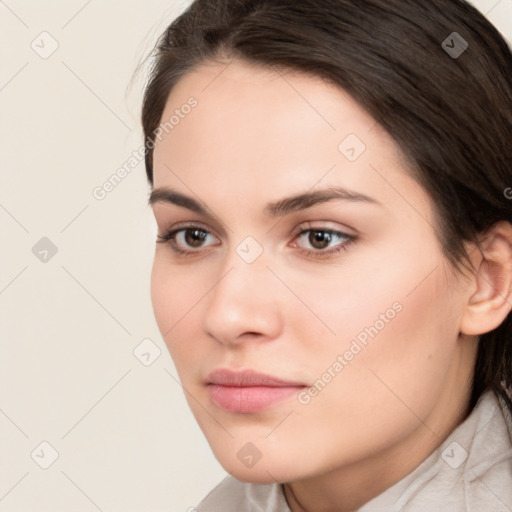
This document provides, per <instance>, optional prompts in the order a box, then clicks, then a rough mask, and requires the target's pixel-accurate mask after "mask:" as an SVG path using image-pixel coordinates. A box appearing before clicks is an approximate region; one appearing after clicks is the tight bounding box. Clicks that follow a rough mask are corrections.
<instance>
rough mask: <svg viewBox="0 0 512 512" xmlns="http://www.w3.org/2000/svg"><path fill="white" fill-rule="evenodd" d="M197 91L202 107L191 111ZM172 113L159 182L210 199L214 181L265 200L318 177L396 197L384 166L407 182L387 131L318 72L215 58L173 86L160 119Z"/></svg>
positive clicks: (161, 149) (161, 144)
mask: <svg viewBox="0 0 512 512" xmlns="http://www.w3.org/2000/svg"><path fill="white" fill-rule="evenodd" d="M191 98H193V99H194V101H195V102H196V106H195V107H194V108H193V109H189V108H185V109H184V108H183V106H184V105H186V104H187V103H189V102H190V99H191ZM184 112H187V113H186V114H185V113H184ZM172 116H174V117H175V119H174V121H175V122H174V123H173V126H172V129H169V130H168V132H163V133H162V137H161V140H157V141H156V147H155V151H154V179H155V187H158V186H165V185H169V186H176V187H178V188H179V187H181V188H183V183H188V184H190V186H192V187H193V188H194V192H196V193H197V194H199V195H203V196H206V197H208V196H211V195H212V192H213V190H212V184H215V183H217V184H219V187H222V191H223V193H224V194H229V193H232V194H235V195H237V194H249V193H250V194H251V195H252V196H255V195H256V194H257V192H258V191H261V193H262V194H264V195H266V199H267V200H268V199H269V198H268V195H269V194H271V195H275V197H276V198H277V197H279V196H281V195H283V194H289V193H290V192H303V191H306V190H310V189H311V188H312V187H315V186H316V185H317V184H318V185H319V184H320V183H321V185H323V186H333V185H343V186H346V187H349V188H354V189H356V190H362V191H372V192H373V193H374V194H378V195H379V196H380V199H379V200H384V201H385V200H386V198H385V197H383V194H384V195H388V199H395V200H396V191H393V190H392V187H390V186H389V184H388V185H386V183H385V181H384V180H383V179H382V176H381V174H385V175H386V176H387V177H388V178H390V179H394V180H395V181H396V180H401V181H404V180H406V181H410V177H409V176H408V175H407V172H406V169H405V165H404V159H403V156H402V154H401V153H400V151H399V149H398V147H397V146H396V144H395V143H394V141H393V140H392V138H391V137H390V136H389V135H388V134H387V132H385V131H384V130H383V129H382V128H381V126H380V125H379V124H377V123H376V121H375V119H374V118H373V117H372V116H371V115H370V114H369V113H368V112H367V111H366V110H365V109H364V108H363V107H362V106H360V105H359V104H358V103H357V102H356V101H355V100H354V99H353V98H352V97H351V96H350V95H349V94H347V93H346V92H345V91H344V90H342V89H341V88H339V87H337V86H335V85H332V84H328V83H326V82H325V81H324V80H322V79H321V78H319V77H315V76H310V75H306V74H303V73H300V72H297V71H291V70H284V69H277V68H275V69H270V68H265V67H260V66H255V65H253V64H249V63H246V62H244V61H240V60H231V61H226V62H208V63H205V64H203V65H201V66H199V67H198V68H196V69H194V70H193V71H191V72H189V73H188V74H186V75H185V76H184V77H183V78H182V79H181V80H180V81H179V82H178V84H177V85H176V86H175V87H174V89H173V90H172V92H171V94H170V96H169V98H168V101H167V103H166V107H165V110H164V113H163V115H162V123H165V122H166V121H167V120H169V119H171V117H172ZM178 117H179V120H178V119H177V118H178ZM176 121H178V122H176ZM390 175H393V176H394V178H392V177H391V176H390ZM180 182H181V183H180ZM408 186H414V185H413V184H409V185H408ZM392 196H395V197H392Z"/></svg>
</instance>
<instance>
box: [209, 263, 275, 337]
mask: <svg viewBox="0 0 512 512" xmlns="http://www.w3.org/2000/svg"><path fill="white" fill-rule="evenodd" d="M237 260H238V261H237ZM279 284H280V283H279V281H278V280H277V279H276V278H275V276H274V275H273V274H272V272H271V271H270V270H269V269H268V268H267V265H266V263H265V260H264V258H263V257H260V258H259V259H258V260H257V261H255V262H253V263H246V262H244V261H242V260H241V259H240V258H239V257H238V255H236V254H235V255H234V256H233V258H232V259H230V260H229V262H226V265H225V266H224V272H223V274H222V276H221V277H220V278H219V280H218V281H217V283H216V284H215V285H214V287H213V289H212V290H211V292H210V293H209V294H208V297H209V302H208V305H207V308H206V311H205V314H204V317H203V323H204V325H203V328H204V330H205V331H206V332H207V333H208V334H209V335H211V336H213V337H214V338H215V339H216V340H217V341H218V342H220V343H223V344H225V345H237V344H239V343H242V342H244V341H248V340H253V341H258V342H262V341H270V340H272V339H276V338H277V337H278V336H279V335H280V333H281V332H282V329H283V318H282V314H283V310H282V308H281V307H280V302H279V301H280V297H281V295H282V290H279V286H278V285H279ZM281 305H282V304H281Z"/></svg>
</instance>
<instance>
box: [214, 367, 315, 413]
mask: <svg viewBox="0 0 512 512" xmlns="http://www.w3.org/2000/svg"><path fill="white" fill-rule="evenodd" d="M205 383H206V385H207V388H208V392H209V394H210V398H211V399H212V401H213V403H214V404H215V405H216V406H217V407H219V408H220V409H223V410H224V411H227V412H233V413H241V414H249V413H255V412H260V411H263V410H265V409H268V408H269V407H271V406H272V405H274V404H276V403H278V402H281V401H283V400H286V399H287V398H289V397H291V396H293V395H294V394H296V393H297V392H299V391H300V390H301V389H303V388H305V387H307V386H306V385H305V384H303V383H299V382H292V381H286V380H283V379H280V378H278V377H274V376H272V375H266V374H263V373H258V372H256V371H254V370H244V371H233V370H229V369H218V370H214V371H213V372H211V373H210V374H209V375H208V377H207V378H206V382H205Z"/></svg>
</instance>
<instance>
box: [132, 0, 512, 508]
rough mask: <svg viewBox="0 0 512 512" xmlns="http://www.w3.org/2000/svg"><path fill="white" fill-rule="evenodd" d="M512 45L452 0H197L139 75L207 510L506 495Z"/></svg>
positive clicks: (506, 500)
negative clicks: (204, 455)
mask: <svg viewBox="0 0 512 512" xmlns="http://www.w3.org/2000/svg"><path fill="white" fill-rule="evenodd" d="M511 84H512V56H511V52H510V49H509V48H508V46H507V44H506V42H505V40H504V39H503V38H502V37H501V36H500V35H499V33H498V32H497V31H496V29H495V28H494V27H493V26H492V25H491V24H490V23H489V22H488V21H486V19H485V18H484V17H483V16H482V15H481V14H479V12H478V11H477V10H476V9H475V8H473V7H471V6H470V5H469V4H468V3H466V2H465V1H462V0H431V1H429V2H424V1H420V0H366V1H349V0H314V1H313V0H301V1H300V2H297V1H296V0H197V1H195V2H194V3H193V4H192V5H191V6H190V8H189V9H188V10H187V11H186V12H185V13H184V14H183V15H182V16H181V17H180V18H178V19H177V20H176V21H175V22H173V23H172V24H171V25H170V26H169V27H168V29H167V30H166V31H165V33H164V34H163V35H162V37H161V38H160V40H159V43H158V45H157V49H156V54H155V61H154V66H153V68H152V71H151V76H150V79H149V82H148V84H147V88H146V91H145V96H144V104H143V113H142V121H143V127H144V133H145V137H146V170H147V176H148V179H149V183H150V185H151V195H150V204H151V206H152V208H153V211H154V215H155V218H156V222H157V224H158V240H157V242H159V243H157V245H156V251H155V259H154V266H153V274H152V301H153V307H154V311H155V316H156V320H157V323H158V325H159V328H160V330H161V332H162V336H163V338H164V340H165V342H166V344H167V346H168V348H169V351H170V353H171V356H172V358H173V360H174V362H175V365H176V368H177V371H178V373H179V376H180V379H181V381H182V384H183V387H184V390H185V392H186V396H187V400H188V403H189V405H190V407H191V409H192V412H193V414H194V416H195V418H196V420H197V421H198V423H199V425H200V427H201V429H202V430H203V432H204V434H205V436H206V438H207V440H208V442H209V444H210V446H211V448H212V450H213V452H214V453H215V456H216V457H217V459H218V460H219V461H220V463H221V464H222V465H223V467H224V468H225V469H226V471H227V472H229V473H230V475H231V476H230V477H228V478H227V479H226V480H224V481H223V482H222V483H221V484H220V485H219V486H218V487H217V488H216V489H214V490H213V491H212V492H211V493H210V494H209V495H208V496H207V497H206V498H205V499H204V500H203V502H202V503H201V504H200V505H199V506H198V510H200V511H202V512H203V511H205V512H206V511H208V512H213V511H223V512H227V511H237V512H240V511H248V510H262V511H263V510H265V511H274V512H284V511H293V512H298V511H308V512H310V511H315V512H334V511H336V512H345V511H352V510H361V511H365V512H366V511H370V510H371V511H383V510H385V511H387V510H402V511H403V510H414V511H429V512H431V511H432V510H436V509H438V508H440V509H442V510H445V511H446V510H447V511H462V510H493V511H498V510H511V509H512V485H511V484H512V444H511V436H512V421H511V416H510V411H511V409H512V402H511V399H510V396H511V394H510V391H509V389H510V384H511V373H512V357H511V346H512V316H511V314H510V311H511V308H512V306H511V304H512V224H511V223H512V203H511V200H510V196H511V194H510V193H507V190H508V191H509V190H510V186H511V185H512V164H511V162H512V144H511V143H510V141H511V137H512V86H511Z"/></svg>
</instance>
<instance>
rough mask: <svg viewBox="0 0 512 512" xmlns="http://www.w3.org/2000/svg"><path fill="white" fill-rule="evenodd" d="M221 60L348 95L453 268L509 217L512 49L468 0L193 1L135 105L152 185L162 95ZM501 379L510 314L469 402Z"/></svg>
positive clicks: (509, 351) (506, 377) (168, 35)
mask: <svg viewBox="0 0 512 512" xmlns="http://www.w3.org/2000/svg"><path fill="white" fill-rule="evenodd" d="M454 32H456V33H457V34H454ZM466 44H467V48H466ZM450 49H454V50H459V53H460V51H462V50H464V49H465V51H463V53H462V54H457V53H453V52H450ZM220 57H236V58H241V59H245V60H246V61H248V62H251V63H255V64H259V65H262V66H267V67H273V66H276V67H280V68H291V69H295V70H298V71H302V72H304V73H308V74H313V75H315V76H318V77H321V78H323V79H325V80H327V81H329V82H331V83H334V84H336V85H338V86H339V87H341V88H343V89H344V90H345V91H347V92H348V93H349V94H350V95H352V97H353V98H354V99H355V100H356V101H358V103H359V104H360V105H361V106H362V107H363V108H365V109H366V110H367V112H369V113H370V114H371V115H372V116H373V117H374V118H375V119H376V120H377V121H378V122H379V123H380V124H381V125H382V127H384V128H385V129H386V130H387V132H388V133H389V134H390V135H391V136H392V137H393V139H394V140H395V142H396V143H397V144H398V146H399V147H400V149H401V150H402V152H403V154H404V156H405V157H406V159H407V160H408V162H410V167H411V173H413V174H414V176H415V178H416V179H417V180H418V182H419V183H420V184H421V185H422V186H423V187H424V188H425V190H426V191H427V192H428V193H429V194H430V197H431V198H432V200H433V202H434V204H435V205H436V214H437V226H438V228H437V227H436V230H437V235H438V237H439V240H440V241H441V243H442V247H443V251H444V254H445V255H446V257H447V258H448V259H449V260H450V261H451V262H452V264H453V266H454V268H458V266H459V264H460V263H461V262H464V261H466V262H467V261H469V259H468V255H467V254H466V252H465V248H464V245H463V242H464V241H472V242H475V243H477V244H478V235H479V234H481V233H483V232H485V231H487V230H488V229H489V228H490V227H491V226H493V225H494V224H495V223H497V222H499V221H502V220H504V221H508V222H511V223H512V202H511V200H510V199H507V197H506V195H507V194H505V190H507V189H508V187H510V186H511V185H512V54H511V51H510V48H509V47H508V46H507V43H506V41H505V39H504V38H503V37H502V36H501V35H500V33H499V32H498V31H497V30H496V28H495V27H494V26H493V25H492V24H491V23H490V22H489V21H487V19H486V18H485V17H484V16H483V15H482V14H480V12H479V11H478V10H477V9H475V8H474V7H472V6H471V5H470V4H469V3H467V2H466V1H464V0H428V1H425V0H300V1H298V0H196V1H195V2H193V3H192V5H191V6H190V7H189V8H188V9H187V10H186V11H185V12H184V13H183V14H182V15H181V16H180V17H179V18H177V19H176V20H175V21H174V22H173V23H172V24H171V25H170V26H169V27H168V28H167V29H166V30H165V32H164V33H163V34H162V35H161V37H160V39H159V41H158V43H157V45H156V48H155V52H154V61H153V65H152V68H151V72H150V77H149V82H148V84H147V86H146V90H145V94H144V100H143V108H142V124H143V129H144V135H145V145H146V146H145V151H146V156H145V163H146V172H147V177H148V180H149V182H150V184H151V185H152V184H153V147H154V141H155V131H156V130H157V128H158V125H159V124H160V122H161V117H162V113H163V111H164V107H165V104H166V101H167V98H168V96H169V93H170V92H171V90H172V88H173V86H174V85H175V84H176V83H177V82H178V81H179V80H180V78H182V77H183V76H184V75H185V74H186V73H187V72H188V71H190V70H191V69H193V68H194V67H195V66H197V65H199V64H201V63H203V62H205V61H207V60H213V59H218V58H220ZM501 383H505V384H506V385H510V384H511V383H512V314H509V315H508V316H507V318H506V319H505V321H504V322H503V323H502V324H501V325H500V326H499V327H498V328H497V329H495V330H493V331H492V332H489V333H486V334H483V335H482V336H481V337H480V342H479V352H478V356H477V361H476V366H475V375H474V382H473V389H472V396H471V399H470V404H469V407H470V409H472V408H473V406H474V404H475V403H476V401H477V399H478V398H479V396H480V395H481V394H482V392H483V391H484V390H486V389H488V388H491V389H493V390H494V391H495V392H496V393H498V394H501V395H503V390H502V386H501V385H500V384H501ZM510 406H511V408H512V403H510Z"/></svg>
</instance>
